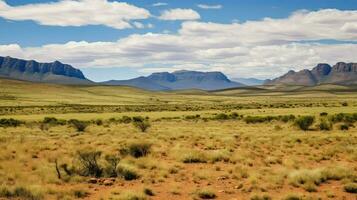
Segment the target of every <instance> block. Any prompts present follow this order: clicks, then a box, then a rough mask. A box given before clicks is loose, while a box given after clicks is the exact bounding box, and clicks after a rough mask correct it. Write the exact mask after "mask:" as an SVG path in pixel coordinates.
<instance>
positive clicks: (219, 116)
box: [214, 113, 229, 120]
mask: <svg viewBox="0 0 357 200" xmlns="http://www.w3.org/2000/svg"><path fill="white" fill-rule="evenodd" d="M214 119H215V120H228V119H229V116H228V115H227V114H225V113H219V114H218V115H216V116H214Z"/></svg>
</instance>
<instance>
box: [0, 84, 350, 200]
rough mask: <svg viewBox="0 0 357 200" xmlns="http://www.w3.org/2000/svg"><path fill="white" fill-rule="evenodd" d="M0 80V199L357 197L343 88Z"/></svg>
mask: <svg viewBox="0 0 357 200" xmlns="http://www.w3.org/2000/svg"><path fill="white" fill-rule="evenodd" d="M0 85H1V89H0V115H1V116H0V199H33V200H37V199H38V200H41V199H119V200H143V199H158V200H167V199H221V200H227V199H228V200H234V199H236V200H246V199H248V200H269V199H278V200H295V199H299V200H305V199H306V200H315V199H316V200H318V199H345V200H355V199H356V197H357V196H356V192H357V128H356V127H355V126H356V123H357V114H356V113H357V98H356V97H357V90H356V88H355V87H353V86H351V87H344V86H334V85H323V86H317V87H300V86H285V87H283V86H278V87H272V86H269V87H268V86H264V87H260V88H241V89H231V90H222V91H212V92H205V91H196V90H190V91H172V92H150V91H143V90H139V89H134V88H129V87H112V86H59V85H50V84H35V83H27V82H21V81H13V80H0ZM341 113H344V114H341ZM309 120H312V121H311V122H309ZM306 124H307V125H306Z"/></svg>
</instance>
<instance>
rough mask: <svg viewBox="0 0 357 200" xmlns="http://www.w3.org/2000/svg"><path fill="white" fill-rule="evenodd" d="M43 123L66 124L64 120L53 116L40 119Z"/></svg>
mask: <svg viewBox="0 0 357 200" xmlns="http://www.w3.org/2000/svg"><path fill="white" fill-rule="evenodd" d="M42 123H43V124H50V125H66V123H67V122H66V120H63V119H57V118H55V117H45V118H44V119H43V121H42Z"/></svg>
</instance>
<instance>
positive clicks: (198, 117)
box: [185, 115, 201, 120]
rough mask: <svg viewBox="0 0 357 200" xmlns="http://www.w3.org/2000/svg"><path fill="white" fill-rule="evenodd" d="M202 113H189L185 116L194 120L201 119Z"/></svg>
mask: <svg viewBox="0 0 357 200" xmlns="http://www.w3.org/2000/svg"><path fill="white" fill-rule="evenodd" d="M200 118H201V115H187V116H185V119H186V120H194V119H200Z"/></svg>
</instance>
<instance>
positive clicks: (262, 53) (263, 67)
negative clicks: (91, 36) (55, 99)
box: [0, 9, 357, 78]
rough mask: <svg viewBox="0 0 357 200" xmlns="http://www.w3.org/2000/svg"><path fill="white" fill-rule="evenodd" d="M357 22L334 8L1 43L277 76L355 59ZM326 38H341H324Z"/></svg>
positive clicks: (63, 57) (120, 63)
mask: <svg viewBox="0 0 357 200" xmlns="http://www.w3.org/2000/svg"><path fill="white" fill-rule="evenodd" d="M355 21H357V11H340V10H331V9H328V10H320V11H313V12H307V11H300V12H296V13H293V14H292V15H291V16H289V17H287V18H284V19H271V18H265V19H262V20H259V21H248V22H243V23H232V24H219V23H209V22H192V21H190V22H183V23H182V26H181V28H180V30H179V31H178V33H175V34H173V33H162V34H158V33H146V34H134V35H130V36H128V37H125V38H122V39H120V40H118V41H115V42H85V41H82V42H68V43H65V44H50V45H44V46H39V47H20V46H18V45H16V44H14V45H2V46H1V45H0V55H11V56H16V57H20V58H26V59H36V60H39V61H53V60H60V61H62V62H65V63H70V64H73V65H74V66H76V67H113V66H116V67H133V68H136V69H137V70H138V71H142V72H152V71H159V70H160V71H161V70H165V71H172V70H177V69H196V70H205V71H209V70H219V71H223V72H225V73H227V74H228V75H230V76H235V77H251V76H253V77H258V78H272V77H274V76H277V75H281V74H283V73H285V72H287V71H288V70H289V69H294V70H300V69H303V68H312V67H313V66H315V65H316V64H317V63H319V62H324V63H330V64H334V63H336V62H338V61H346V62H356V60H355V59H356V56H355V52H357V44H355V43H354V42H357V34H356V32H355V31H356V30H355V25H354V23H355ZM326 39H332V40H336V41H338V42H337V43H323V42H320V40H326ZM350 41H353V42H350ZM169 69H171V70H169Z"/></svg>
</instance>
